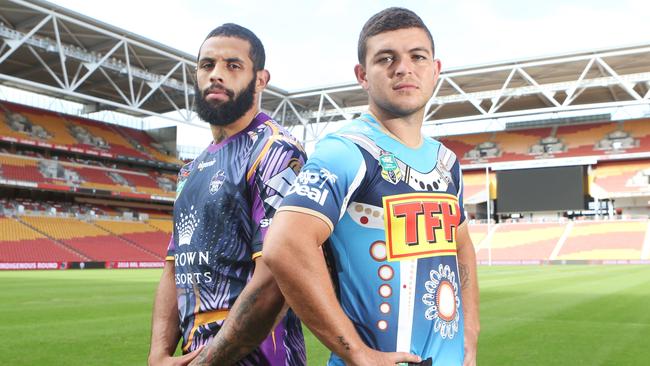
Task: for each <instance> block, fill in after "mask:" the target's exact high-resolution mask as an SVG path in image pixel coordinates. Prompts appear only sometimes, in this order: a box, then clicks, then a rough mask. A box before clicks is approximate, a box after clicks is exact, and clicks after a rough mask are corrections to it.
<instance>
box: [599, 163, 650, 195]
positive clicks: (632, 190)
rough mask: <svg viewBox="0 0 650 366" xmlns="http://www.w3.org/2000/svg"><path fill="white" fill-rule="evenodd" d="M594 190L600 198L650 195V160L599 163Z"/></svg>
mask: <svg viewBox="0 0 650 366" xmlns="http://www.w3.org/2000/svg"><path fill="white" fill-rule="evenodd" d="M592 192H593V193H595V195H597V196H598V197H600V198H611V197H624V196H632V195H644V194H645V195H650V160H633V161H614V162H602V163H599V164H598V165H597V167H596V169H595V170H594V172H593V183H592Z"/></svg>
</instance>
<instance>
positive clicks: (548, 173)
mask: <svg viewBox="0 0 650 366" xmlns="http://www.w3.org/2000/svg"><path fill="white" fill-rule="evenodd" d="M586 182H587V168H586V166H582V165H580V166H562V167H550V168H532V169H516V170H500V171H497V198H498V201H497V211H498V212H500V213H510V212H534V211H572V210H584V209H585V206H586V202H587V201H586V199H585V194H586V189H585V187H586Z"/></svg>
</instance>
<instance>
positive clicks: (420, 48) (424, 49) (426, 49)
mask: <svg viewBox="0 0 650 366" xmlns="http://www.w3.org/2000/svg"><path fill="white" fill-rule="evenodd" d="M409 52H426V53H428V54H431V51H429V49H428V48H426V47H415V48H412V49H410V50H409Z"/></svg>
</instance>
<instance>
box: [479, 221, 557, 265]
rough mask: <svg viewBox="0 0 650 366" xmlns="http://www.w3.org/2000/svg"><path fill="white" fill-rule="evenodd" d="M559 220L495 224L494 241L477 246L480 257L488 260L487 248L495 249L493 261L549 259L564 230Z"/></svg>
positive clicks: (492, 238)
mask: <svg viewBox="0 0 650 366" xmlns="http://www.w3.org/2000/svg"><path fill="white" fill-rule="evenodd" d="M565 226H566V224H560V223H502V224H498V225H496V227H495V229H494V233H493V235H492V237H491V240H484V241H482V242H481V245H480V246H478V245H477V247H478V250H477V254H476V255H477V259H478V260H480V261H486V260H488V248H489V247H491V248H492V260H494V261H509V260H522V261H526V260H548V259H549V258H550V256H551V253H552V252H553V249H554V248H555V246H556V245H557V242H558V240H559V239H560V237H561V236H562V234H563V233H564V231H565Z"/></svg>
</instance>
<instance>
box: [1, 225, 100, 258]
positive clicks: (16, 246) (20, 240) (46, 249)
mask: <svg viewBox="0 0 650 366" xmlns="http://www.w3.org/2000/svg"><path fill="white" fill-rule="evenodd" d="M0 232H1V233H2V239H1V240H0V258H2V259H1V260H0V262H32V261H53V262H67V261H84V260H87V259H88V258H86V257H83V256H82V255H80V254H79V253H75V252H74V251H73V250H71V249H70V248H67V247H65V246H64V245H62V244H61V243H57V242H55V241H54V240H51V239H49V238H47V237H46V236H45V235H43V234H41V233H39V232H37V231H35V230H33V229H31V228H29V227H28V226H26V225H23V224H22V223H20V222H19V221H16V220H15V219H13V218H9V217H0Z"/></svg>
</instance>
